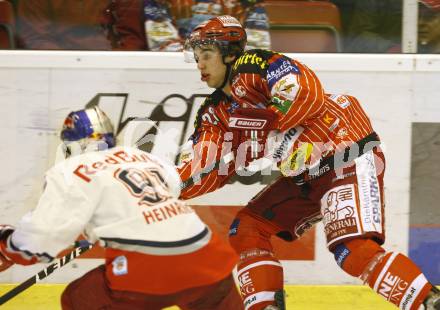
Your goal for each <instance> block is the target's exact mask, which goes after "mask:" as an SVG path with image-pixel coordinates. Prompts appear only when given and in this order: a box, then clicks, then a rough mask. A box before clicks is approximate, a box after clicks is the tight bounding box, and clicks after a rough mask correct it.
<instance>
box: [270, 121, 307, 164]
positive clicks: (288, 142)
mask: <svg viewBox="0 0 440 310" xmlns="http://www.w3.org/2000/svg"><path fill="white" fill-rule="evenodd" d="M302 132H303V128H302V127H300V126H298V127H295V128H290V129H289V130H287V131H286V132H284V133H283V139H282V140H281V143H280V145H279V146H278V148H276V149H275V151H274V153H273V158H274V159H275V160H278V161H279V160H281V159H283V158H284V157H285V156H286V155H287V151H289V149H290V148H291V146H292V144H293V142H295V140H296V139H297V138H298V137H299V135H300V134H301V133H302Z"/></svg>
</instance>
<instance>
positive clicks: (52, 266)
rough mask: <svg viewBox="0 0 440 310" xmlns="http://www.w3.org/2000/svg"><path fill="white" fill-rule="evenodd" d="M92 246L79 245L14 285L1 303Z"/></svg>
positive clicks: (0, 300)
mask: <svg viewBox="0 0 440 310" xmlns="http://www.w3.org/2000/svg"><path fill="white" fill-rule="evenodd" d="M91 248H92V245H90V244H88V245H80V246H79V247H77V248H75V249H74V250H73V251H71V252H69V253H68V254H66V255H65V256H63V257H61V258H59V259H57V260H56V261H55V262H54V263H52V264H50V265H49V266H47V267H46V268H44V269H43V270H41V271H40V272H38V273H37V274H36V275H34V276H32V277H30V278H29V279H27V280H26V281H24V282H22V283H21V284H19V285H17V286H16V287H14V288H13V289H12V290H10V291H9V292H7V293H6V294H4V295H3V296H0V305H3V304H4V303H5V302H7V301H9V300H10V299H12V298H14V297H15V296H17V295H18V294H20V293H21V292H23V291H25V290H27V289H28V288H29V287H31V286H32V285H34V284H35V283H37V282H39V281H41V280H43V279H44V278H46V277H48V276H49V275H51V274H52V273H53V272H54V271H55V270H57V269H59V268H61V267H63V266H65V265H66V264H68V263H70V262H71V261H72V260H74V259H75V258H77V257H78V256H80V255H81V254H83V253H85V252H87V251H88V250H89V249H91Z"/></svg>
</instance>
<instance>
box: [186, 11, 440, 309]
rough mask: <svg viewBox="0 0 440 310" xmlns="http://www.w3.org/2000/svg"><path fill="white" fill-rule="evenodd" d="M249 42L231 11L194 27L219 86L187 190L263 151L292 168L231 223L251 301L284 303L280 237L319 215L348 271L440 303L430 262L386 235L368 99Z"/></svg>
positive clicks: (206, 71)
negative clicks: (428, 273) (391, 247)
mask: <svg viewBox="0 0 440 310" xmlns="http://www.w3.org/2000/svg"><path fill="white" fill-rule="evenodd" d="M245 44H246V33H245V31H244V30H243V27H242V26H241V25H240V23H239V22H238V21H237V20H236V19H235V18H233V17H231V16H220V17H215V18H213V19H211V20H209V21H207V22H205V23H202V24H200V25H199V26H198V27H196V28H195V29H194V30H193V32H192V33H191V36H190V37H189V39H188V41H187V43H186V53H187V54H186V57H188V55H190V54H193V56H194V59H195V61H196V62H197V68H198V70H199V71H200V74H201V79H202V81H204V82H206V84H207V85H208V86H209V87H212V88H215V89H216V90H215V91H214V92H213V93H212V94H211V95H210V96H208V97H207V99H206V100H205V102H204V103H203V104H202V106H201V108H200V110H199V111H198V114H197V116H196V121H195V131H194V133H193V135H192V136H191V138H190V143H191V144H192V147H191V148H190V149H189V151H186V152H184V153H183V154H182V158H183V163H182V164H181V165H180V166H179V173H180V176H181V179H182V181H183V184H184V189H183V190H182V192H181V198H184V199H186V198H192V197H195V196H198V195H201V194H204V193H208V192H211V191H214V190H215V189H217V188H219V187H221V186H222V185H224V184H225V183H226V181H227V180H228V178H229V177H230V176H231V175H233V174H234V173H235V172H238V171H243V170H239V169H241V167H242V166H247V165H249V164H250V162H251V161H252V160H254V159H255V160H257V162H259V163H260V164H262V163H264V162H265V161H267V160H269V161H271V162H273V161H275V162H277V164H278V167H279V168H280V171H281V173H282V176H281V177H279V178H278V179H277V180H275V181H274V182H273V183H272V184H270V185H269V186H268V187H266V188H265V189H263V190H262V191H261V192H260V193H259V194H258V195H257V196H256V197H254V198H253V199H252V200H251V201H250V202H249V203H248V205H247V206H246V207H245V208H243V209H242V210H241V211H239V213H238V214H237V216H236V218H235V220H234V221H233V223H232V225H231V227H230V232H229V234H230V242H231V244H232V246H233V247H234V248H235V250H236V251H237V253H238V254H239V255H240V261H239V263H238V270H237V274H238V280H239V281H238V282H239V284H240V289H241V293H242V298H243V302H244V306H245V309H246V310H257V309H258V310H259V309H285V302H284V296H283V269H282V266H281V264H280V262H279V261H278V260H277V258H276V257H275V255H274V253H273V251H272V245H271V242H270V237H271V236H273V235H276V236H278V237H279V238H282V239H284V240H286V241H294V240H295V239H297V238H298V237H300V236H301V235H302V234H303V233H304V231H305V230H307V229H308V228H310V227H311V226H312V225H313V224H315V223H316V222H318V221H323V224H324V228H325V234H326V238H327V246H328V249H329V250H330V251H331V252H332V253H333V254H334V257H335V260H336V262H337V264H338V265H339V266H340V267H341V268H342V269H343V270H344V271H345V272H347V273H348V274H350V275H352V276H354V277H359V278H360V279H362V280H363V281H364V282H365V283H366V284H368V285H369V286H370V287H371V288H372V289H373V290H374V291H375V292H377V293H378V294H380V295H382V296H383V297H384V298H386V299H387V300H388V301H389V302H391V303H393V304H394V305H396V306H398V307H400V308H401V309H409V310H419V309H436V310H438V309H440V294H439V292H438V290H437V289H436V288H435V287H434V286H433V285H432V284H431V283H429V282H428V281H427V279H426V278H425V276H424V275H423V273H422V272H421V271H420V269H419V268H418V267H417V266H416V265H415V264H414V263H413V262H412V261H411V260H410V259H409V258H408V257H406V256H405V255H403V254H401V253H397V252H389V251H386V250H385V249H384V248H383V247H382V244H383V243H384V240H385V232H384V196H383V193H384V184H383V176H384V171H385V158H384V155H383V153H382V151H381V149H380V140H379V137H378V135H377V134H376V133H375V132H374V130H373V127H372V125H371V123H370V120H369V118H368V116H367V115H366V114H365V112H364V110H363V109H362V107H361V105H360V103H359V102H358V100H357V99H356V98H354V97H352V96H348V95H331V94H326V93H325V92H324V90H323V87H322V86H321V83H320V81H319V79H318V78H317V77H316V75H315V74H314V72H313V71H312V70H310V69H309V68H308V67H307V66H305V65H303V64H302V63H300V62H298V61H297V60H295V59H291V58H289V57H287V56H285V55H282V54H279V53H276V52H272V51H267V50H248V51H244V47H245ZM263 166H264V165H263Z"/></svg>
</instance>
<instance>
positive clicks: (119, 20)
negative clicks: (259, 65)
mask: <svg viewBox="0 0 440 310" xmlns="http://www.w3.org/2000/svg"><path fill="white" fill-rule="evenodd" d="M2 1H9V2H10V3H11V4H12V8H13V14H14V25H12V26H13V27H12V28H11V29H13V30H14V31H13V35H14V46H13V48H17V49H36V50H127V51H142V50H148V51H180V50H182V47H183V44H184V41H185V38H186V36H187V34H188V33H189V32H190V31H191V30H192V29H193V28H194V27H195V26H196V25H197V24H199V23H201V22H203V21H204V20H207V19H209V18H211V17H213V16H216V15H224V14H229V15H232V16H235V17H237V18H238V19H239V20H240V21H241V22H242V23H243V25H245V27H246V31H247V33H248V47H249V48H271V34H272V32H271V16H270V14H268V11H267V10H266V8H267V6H268V5H270V4H271V3H274V2H284V3H286V2H289V1H290V2H292V1H301V0H32V1H30V0H0V2H2ZM302 2H315V3H322V2H330V3H331V4H332V5H334V6H335V7H336V8H337V10H338V11H339V18H340V26H341V27H340V28H339V29H337V32H338V35H339V36H340V41H341V48H340V49H339V50H338V51H340V52H348V53H400V52H401V45H402V44H401V38H402V9H403V6H402V0H332V1H305V0H302ZM0 10H1V9H0ZM0 13H1V12H0ZM1 15H3V14H0V26H1V23H2V21H1ZM418 29H419V32H418V39H419V48H418V52H419V53H440V0H421V3H420V5H419V25H418ZM0 31H1V28H0ZM303 38H304V37H301V40H303ZM0 40H1V38H0ZM288 40H292V39H291V38H289V39H288ZM285 45H286V46H287V48H288V46H289V43H288V42H287V43H286V44H285ZM294 46H295V45H292V50H282V51H281V52H295V51H297V50H295V47H294ZM10 47H11V46H9V48H10ZM0 48H6V47H5V46H2V44H1V42H0ZM323 52H331V50H323Z"/></svg>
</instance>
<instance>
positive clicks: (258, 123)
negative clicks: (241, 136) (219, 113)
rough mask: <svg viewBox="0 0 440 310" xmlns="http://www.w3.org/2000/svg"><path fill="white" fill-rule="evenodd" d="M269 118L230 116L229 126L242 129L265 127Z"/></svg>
mask: <svg viewBox="0 0 440 310" xmlns="http://www.w3.org/2000/svg"><path fill="white" fill-rule="evenodd" d="M266 123H267V120H265V119H255V118H241V117H230V118H229V127H230V128H240V129H254V130H258V129H263V128H264V126H265V125H266Z"/></svg>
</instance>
